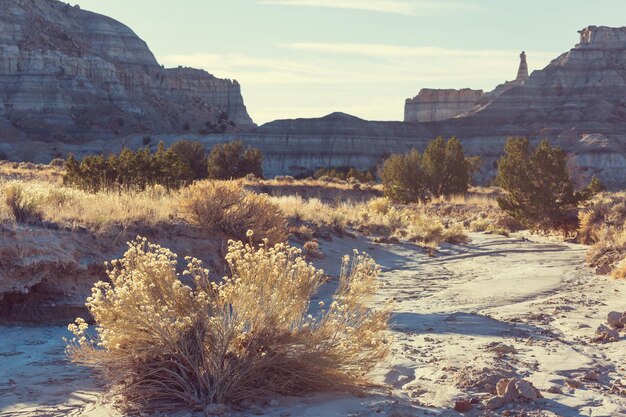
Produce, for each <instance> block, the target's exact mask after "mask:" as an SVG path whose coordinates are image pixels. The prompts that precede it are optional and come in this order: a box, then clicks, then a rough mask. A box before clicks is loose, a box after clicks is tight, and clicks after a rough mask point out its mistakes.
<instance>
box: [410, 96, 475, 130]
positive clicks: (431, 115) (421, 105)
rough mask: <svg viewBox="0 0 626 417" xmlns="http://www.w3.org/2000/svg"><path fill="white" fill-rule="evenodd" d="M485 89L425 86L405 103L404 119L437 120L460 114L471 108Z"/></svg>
mask: <svg viewBox="0 0 626 417" xmlns="http://www.w3.org/2000/svg"><path fill="white" fill-rule="evenodd" d="M483 94H484V93H483V90H472V89H469V88H463V89H461V90H452V89H448V90H436V89H431V88H423V89H421V90H420V92H419V94H418V95H417V96H415V97H413V98H407V99H406V103H405V105H404V121H405V122H410V123H422V122H435V121H439V120H446V119H451V118H453V117H457V116H460V115H462V114H464V113H467V112H468V111H469V110H471V109H472V108H473V107H474V105H475V104H476V102H477V101H478V100H479V99H480V98H481V97H482V96H483Z"/></svg>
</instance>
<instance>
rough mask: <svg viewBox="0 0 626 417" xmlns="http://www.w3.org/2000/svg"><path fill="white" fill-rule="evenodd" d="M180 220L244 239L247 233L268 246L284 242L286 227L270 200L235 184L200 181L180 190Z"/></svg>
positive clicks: (232, 182) (238, 183) (280, 214)
mask: <svg viewBox="0 0 626 417" xmlns="http://www.w3.org/2000/svg"><path fill="white" fill-rule="evenodd" d="M180 211H181V213H182V216H183V218H185V219H186V220H187V221H189V222H190V223H192V224H195V225H196V226H199V227H202V228H206V229H207V230H211V231H213V230H221V231H222V232H224V233H226V234H227V235H229V236H231V237H233V238H235V239H239V240H244V239H245V238H246V232H247V231H248V230H254V231H255V241H256V242H257V243H258V242H261V241H263V240H264V239H267V240H268V241H269V242H270V244H272V245H273V244H276V243H279V242H284V241H285V240H287V225H286V221H285V217H284V215H283V214H282V213H281V212H280V209H279V208H278V207H277V206H276V205H275V204H273V203H272V202H271V201H270V199H269V197H267V196H266V195H262V194H256V193H254V192H251V191H247V190H245V189H244V188H243V186H242V185H241V183H240V182H234V181H200V182H196V183H195V184H193V185H192V186H190V187H189V188H187V189H185V190H183V191H182V197H181V200H180Z"/></svg>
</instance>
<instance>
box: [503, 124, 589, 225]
mask: <svg viewBox="0 0 626 417" xmlns="http://www.w3.org/2000/svg"><path fill="white" fill-rule="evenodd" d="M497 182H498V184H499V185H500V186H501V187H502V188H503V189H504V191H506V195H505V196H504V197H501V198H499V199H498V204H499V205H500V207H501V208H502V209H503V210H505V211H507V212H508V213H509V214H510V215H512V216H513V217H515V218H516V219H518V220H519V221H520V222H522V223H523V224H524V225H525V226H527V227H530V228H533V229H540V230H549V229H566V228H567V227H568V223H570V222H576V216H575V215H572V212H574V211H575V210H576V208H577V207H578V206H579V205H580V204H581V203H583V202H585V201H587V200H589V199H590V198H591V197H593V195H594V194H596V193H597V191H598V189H599V187H600V186H599V182H598V181H597V180H593V181H592V182H591V183H590V184H589V185H588V186H587V187H586V188H584V189H583V190H581V191H576V190H575V189H574V184H573V182H572V180H571V177H570V174H569V171H568V168H567V154H566V152H565V151H564V150H563V149H561V148H559V147H553V146H551V145H550V143H549V142H548V141H547V140H544V141H542V142H541V143H540V144H539V145H538V146H537V147H536V148H533V147H532V146H531V145H530V143H529V141H528V139H526V138H520V137H512V138H509V139H508V140H507V142H506V145H505V147H504V155H503V156H502V157H501V158H500V160H499V161H498V175H497Z"/></svg>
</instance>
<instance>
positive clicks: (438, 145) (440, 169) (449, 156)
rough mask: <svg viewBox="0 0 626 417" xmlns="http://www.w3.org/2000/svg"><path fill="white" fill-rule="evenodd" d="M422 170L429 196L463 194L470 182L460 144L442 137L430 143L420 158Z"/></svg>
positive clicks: (466, 162)
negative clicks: (446, 140)
mask: <svg viewBox="0 0 626 417" xmlns="http://www.w3.org/2000/svg"><path fill="white" fill-rule="evenodd" d="M422 169H423V170H424V176H425V180H426V184H427V187H428V190H429V192H430V194H432V195H433V196H436V197H439V196H448V195H453V194H465V193H466V192H467V188H468V187H469V182H470V165H469V162H468V160H467V159H466V158H465V154H464V153H463V147H462V146H461V142H459V141H458V139H456V138H451V139H450V140H448V142H447V143H446V142H445V141H444V139H443V138H442V137H438V138H437V139H435V140H434V141H432V142H430V143H429V144H428V146H427V147H426V150H425V151H424V155H423V157H422Z"/></svg>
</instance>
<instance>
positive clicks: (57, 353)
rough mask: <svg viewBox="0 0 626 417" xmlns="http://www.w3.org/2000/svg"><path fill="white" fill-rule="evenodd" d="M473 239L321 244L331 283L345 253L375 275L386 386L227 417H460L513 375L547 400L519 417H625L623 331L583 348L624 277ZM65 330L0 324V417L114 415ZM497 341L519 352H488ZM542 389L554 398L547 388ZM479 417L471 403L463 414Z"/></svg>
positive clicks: (502, 241) (576, 249)
mask: <svg viewBox="0 0 626 417" xmlns="http://www.w3.org/2000/svg"><path fill="white" fill-rule="evenodd" d="M471 237H472V243H471V244H469V245H465V246H452V245H448V246H446V247H445V248H444V249H443V250H442V253H441V254H439V255H438V256H436V257H433V258H429V257H427V256H426V255H424V254H423V253H421V252H420V251H419V250H417V249H416V248H415V247H413V246H411V245H373V244H370V243H368V242H366V241H362V240H356V239H351V238H345V239H335V240H334V241H333V242H322V243H321V248H322V250H323V251H324V253H325V254H326V257H325V258H324V260H322V261H321V262H320V263H319V264H320V266H322V267H324V268H326V269H327V271H328V272H329V273H336V272H337V271H336V269H337V265H339V261H340V258H341V256H342V255H344V254H346V253H351V251H352V249H353V248H355V247H356V248H358V249H360V250H365V251H367V252H368V253H370V254H371V255H372V256H373V257H374V258H375V259H376V261H377V262H378V263H380V264H381V265H382V266H383V269H384V272H383V279H384V281H385V283H386V285H385V287H384V290H383V294H381V297H391V298H393V299H395V307H394V311H395V313H394V317H393V319H392V320H393V325H392V328H393V333H394V338H395V341H394V345H393V352H392V355H391V358H390V360H389V362H388V363H385V364H381V366H380V369H378V370H377V372H376V373H375V375H374V379H375V381H376V382H378V383H381V384H388V388H380V389H376V390H375V391H374V392H373V393H372V395H371V396H368V397H364V398H356V397H353V396H349V395H342V394H319V395H313V396H310V397H307V398H279V399H274V401H272V404H271V405H269V404H265V405H259V406H258V407H257V408H256V409H254V410H252V411H248V412H245V413H242V412H240V413H233V415H241V416H243V415H254V414H259V413H263V414H264V415H268V416H276V417H278V416H283V417H286V416H288V415H291V416H307V417H314V416H319V417H332V416H337V417H339V416H385V415H386V416H395V417H401V416H421V415H457V413H455V412H454V411H452V410H451V408H452V407H453V406H454V401H455V399H459V398H460V399H470V398H472V397H474V396H476V397H480V396H481V395H484V393H485V392H486V391H488V390H489V389H490V388H492V387H490V384H493V382H494V381H497V379H499V378H500V377H505V376H513V375H515V376H518V377H522V378H525V379H527V380H529V381H531V382H532V383H533V384H534V385H535V386H536V387H537V388H539V389H540V390H541V391H542V394H543V396H544V397H545V399H543V400H539V401H537V402H536V403H534V404H528V405H524V407H525V408H526V409H527V410H528V413H529V414H528V415H535V416H537V415H546V416H555V415H558V416H567V417H569V416H572V417H573V416H619V415H626V397H620V396H618V395H617V394H611V393H610V387H611V386H612V385H613V384H614V383H615V382H616V381H619V380H622V381H623V383H624V385H626V341H625V339H626V338H625V337H624V333H622V339H621V340H620V341H619V342H615V343H609V344H606V345H597V344H592V343H590V339H591V337H592V336H593V335H594V331H595V328H596V327H597V326H598V325H599V324H600V323H602V322H603V321H604V319H605V318H606V314H607V313H608V312H609V311H611V310H617V311H625V310H626V298H625V294H626V281H615V280H612V279H610V278H608V277H603V276H596V275H593V274H592V273H591V272H590V271H589V270H588V269H586V268H585V267H584V255H585V250H586V248H584V247H582V246H577V245H567V244H562V243H554V242H552V243H551V242H549V241H547V240H542V239H539V238H537V237H530V240H531V241H523V240H520V239H519V238H504V237H495V236H487V235H482V234H472V236H471ZM331 287H332V285H331ZM331 290H332V288H330V287H329V288H328V289H326V290H325V291H323V292H322V294H321V295H320V297H326V296H327V295H328V293H329V292H330V291H331ZM64 334H65V331H64V329H61V328H49V327H31V328H6V327H5V328H0V417H8V416H28V417H32V416H66V415H69V416H88V417H100V416H108V415H116V414H115V413H114V412H113V411H112V410H111V408H110V407H108V406H106V405H103V404H101V403H100V402H99V398H100V396H99V394H98V389H97V387H96V386H95V384H94V382H93V380H92V378H91V377H90V374H89V372H87V371H85V370H82V369H80V368H77V367H74V366H72V365H70V364H68V363H67V361H66V360H65V359H64V356H63V343H62V341H61V337H62V335H64ZM496 343H502V344H505V345H512V346H513V347H514V348H515V349H516V350H517V353H506V354H503V353H499V352H497V351H494V350H493V349H492V348H493V345H494V344H496ZM591 370H593V371H595V372H596V373H597V374H598V375H599V378H598V380H597V381H582V382H580V383H581V386H580V388H578V389H573V388H570V387H569V386H568V385H567V384H566V383H565V380H566V379H568V378H571V379H575V380H580V379H581V376H582V375H583V374H584V373H585V372H588V371H591ZM550 387H558V388H559V389H560V390H561V391H562V392H563V394H551V393H549V392H547V390H548V389H549V388H550ZM502 412H503V411H502V410H498V411H496V412H495V413H493V414H490V415H501V413H502ZM483 413H485V412H484V411H483V410H480V409H479V407H477V406H475V407H474V410H473V411H471V412H470V413H468V414H467V415H483ZM179 414H180V415H181V416H183V415H185V414H186V412H185V411H181V413H179ZM512 415H515V414H512Z"/></svg>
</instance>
